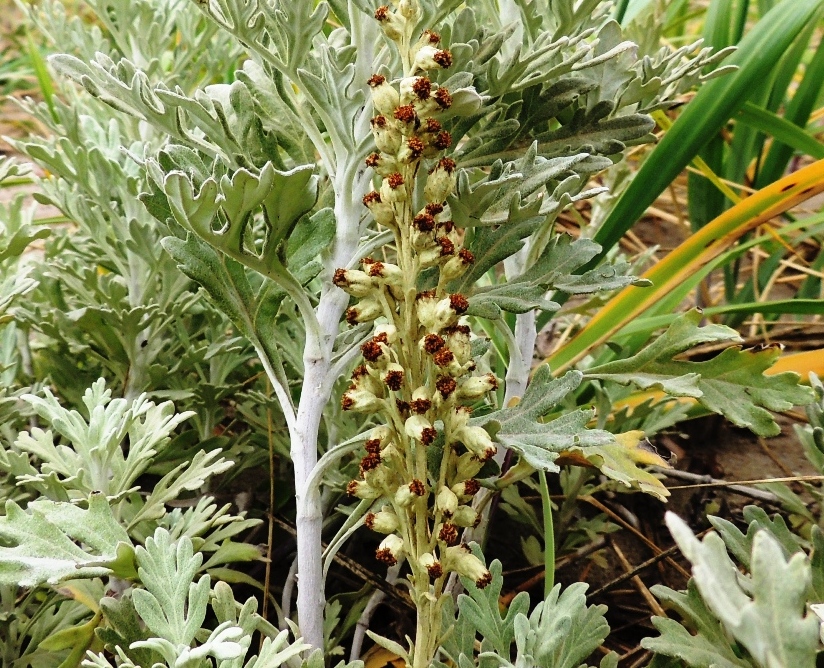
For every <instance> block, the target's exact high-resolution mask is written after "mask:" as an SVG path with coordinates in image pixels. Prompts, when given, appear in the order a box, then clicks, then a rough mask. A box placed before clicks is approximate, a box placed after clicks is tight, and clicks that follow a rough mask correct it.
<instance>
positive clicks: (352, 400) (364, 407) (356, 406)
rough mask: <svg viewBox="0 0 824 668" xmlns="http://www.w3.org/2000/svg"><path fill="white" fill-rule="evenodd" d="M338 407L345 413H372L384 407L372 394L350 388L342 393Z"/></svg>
mask: <svg viewBox="0 0 824 668" xmlns="http://www.w3.org/2000/svg"><path fill="white" fill-rule="evenodd" d="M340 405H341V408H343V410H345V411H353V412H355V413H374V412H376V411H378V410H380V409H381V408H383V407H384V402H383V400H382V399H379V398H378V397H376V396H375V395H374V394H373V393H372V392H370V391H368V390H364V389H358V388H357V387H355V386H352V387H350V389H348V390H346V392H344V393H343V397H341V402H340Z"/></svg>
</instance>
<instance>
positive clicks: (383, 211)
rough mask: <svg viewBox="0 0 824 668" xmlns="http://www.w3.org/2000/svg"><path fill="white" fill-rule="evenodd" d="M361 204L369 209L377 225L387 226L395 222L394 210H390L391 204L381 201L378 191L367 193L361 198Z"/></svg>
mask: <svg viewBox="0 0 824 668" xmlns="http://www.w3.org/2000/svg"><path fill="white" fill-rule="evenodd" d="M363 204H364V206H366V208H367V209H369V212H370V213H371V214H372V217H373V218H374V219H375V222H376V223H377V224H378V225H383V226H384V227H389V226H391V225H394V224H395V212H394V211H393V210H392V205H391V204H387V203H386V202H384V201H382V200H381V195H380V193H379V192H377V191H372V192H371V193H368V194H367V195H366V196H365V197H364V198H363Z"/></svg>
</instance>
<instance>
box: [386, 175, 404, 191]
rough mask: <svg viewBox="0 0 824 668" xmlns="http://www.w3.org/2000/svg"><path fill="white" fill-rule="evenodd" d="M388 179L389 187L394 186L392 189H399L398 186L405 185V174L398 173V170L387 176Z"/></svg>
mask: <svg viewBox="0 0 824 668" xmlns="http://www.w3.org/2000/svg"><path fill="white" fill-rule="evenodd" d="M387 180H388V181H389V187H390V188H392V190H397V189H398V188H400V187H401V186H403V176H401V175H400V174H398V172H395V173H394V174H390V175H389V176H388V177H387Z"/></svg>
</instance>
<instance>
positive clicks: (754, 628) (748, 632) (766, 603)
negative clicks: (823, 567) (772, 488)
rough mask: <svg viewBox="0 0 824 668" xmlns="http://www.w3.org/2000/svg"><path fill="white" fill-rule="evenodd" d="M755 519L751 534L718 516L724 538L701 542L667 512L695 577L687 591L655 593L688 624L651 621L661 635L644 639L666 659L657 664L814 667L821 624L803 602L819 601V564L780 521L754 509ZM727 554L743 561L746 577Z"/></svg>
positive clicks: (660, 589) (713, 535)
mask: <svg viewBox="0 0 824 668" xmlns="http://www.w3.org/2000/svg"><path fill="white" fill-rule="evenodd" d="M753 513H755V515H756V516H753ZM750 515H751V519H752V522H751V524H750V531H748V533H747V536H744V535H743V534H741V532H740V531H738V530H737V529H736V528H735V527H734V526H733V525H731V524H730V523H728V522H721V521H719V520H717V519H716V520H715V522H714V523H715V524H716V526H717V527H718V528H719V533H718V534H716V533H710V534H709V535H707V536H706V537H705V538H704V539H703V540H698V539H697V538H696V537H695V536H694V535H693V533H692V531H690V529H689V527H687V525H686V524H685V523H684V522H683V521H682V520H680V519H679V518H678V517H677V516H675V515H674V514H672V513H670V514H668V515H667V525H668V526H669V528H670V531H671V532H672V534H673V537H674V538H675V540H676V542H677V543H678V545H679V547H680V548H681V550H682V552H683V553H684V555H685V556H686V557H687V558H688V559H689V560H690V562H691V563H692V574H693V579H692V580H691V581H690V586H689V589H688V591H687V592H676V591H673V590H671V589H669V588H667V587H664V586H661V585H656V586H655V587H654V588H653V593H655V594H656V595H657V596H658V597H659V598H661V599H662V601H663V602H664V604H665V605H667V606H668V607H671V608H672V609H674V610H675V611H677V612H678V613H679V614H680V615H681V616H682V617H683V619H684V624H685V626H682V625H681V624H679V623H678V622H676V621H674V620H672V619H666V618H654V619H653V623H654V624H655V626H656V628H657V629H658V631H659V632H660V633H661V636H660V637H658V638H649V639H646V640H644V641H643V642H642V644H643V646H644V647H646V648H647V649H650V650H653V651H654V652H655V653H656V654H657V655H660V657H661V658H657V659H656V662H654V664H653V665H662V666H663V665H669V664H667V663H666V661H665V660H663V657H673V658H677V659H680V660H681V661H682V662H683V663H684V664H686V665H688V666H690V667H696V668H697V667H706V668H710V667H711V666H723V667H724V668H732V667H752V668H780V667H782V666H799V667H801V666H813V665H815V656H816V654H817V652H818V645H819V626H820V622H819V620H818V619H817V617H815V615H813V614H812V613H811V612H808V611H807V609H806V605H807V603H808V602H813V601H815V600H816V595H815V593H814V592H813V587H812V585H813V575H812V571H813V569H815V570H819V569H820V559H816V562H817V563H813V564H811V562H810V559H809V558H808V557H807V555H806V554H805V553H804V552H803V551H802V550H801V548H800V547H799V546H798V544H797V543H796V542H795V541H794V540H793V539H792V535H791V534H790V533H789V531H788V530H787V528H786V525H784V523H783V522H778V523H776V524H773V523H772V522H770V521H769V519H768V518H767V517H766V515H765V514H764V513H763V511H761V512H760V513H759V512H757V509H756V510H755V511H751V513H750ZM779 519H780V518H779ZM728 551H729V553H733V554H735V555H736V556H738V555H740V556H741V557H743V559H741V561H742V562H743V563H744V565H745V566H746V568H747V570H748V571H749V574H748V575H745V574H742V573H741V572H740V570H739V568H738V566H737V565H736V563H735V562H734V561H733V559H732V558H731V557H730V554H729V553H728ZM818 579H820V575H819V576H818ZM688 629H689V630H688Z"/></svg>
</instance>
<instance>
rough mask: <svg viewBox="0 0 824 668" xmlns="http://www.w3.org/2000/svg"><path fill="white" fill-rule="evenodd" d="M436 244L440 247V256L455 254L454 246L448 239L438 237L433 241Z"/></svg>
mask: <svg viewBox="0 0 824 668" xmlns="http://www.w3.org/2000/svg"><path fill="white" fill-rule="evenodd" d="M435 241H436V242H437V244H438V245H439V246H440V247H441V255H453V254H454V253H455V244H453V243H452V239H450V238H449V237H438V238H437V239H435Z"/></svg>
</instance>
